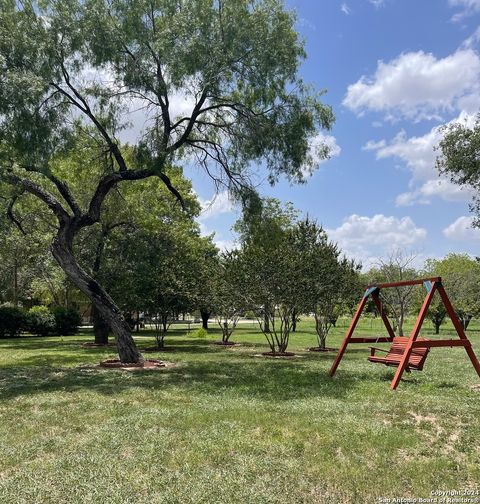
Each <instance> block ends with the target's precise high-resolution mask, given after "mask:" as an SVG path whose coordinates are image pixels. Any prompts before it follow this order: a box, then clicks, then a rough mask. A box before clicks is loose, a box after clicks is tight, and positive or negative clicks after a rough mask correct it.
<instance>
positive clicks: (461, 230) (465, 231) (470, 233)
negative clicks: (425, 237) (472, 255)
mask: <svg viewBox="0 0 480 504" xmlns="http://www.w3.org/2000/svg"><path fill="white" fill-rule="evenodd" d="M472 224H473V217H467V216H463V217H459V218H458V219H457V220H456V221H454V222H452V223H451V224H450V225H449V226H448V227H446V228H445V229H444V230H443V234H444V235H445V236H446V237H447V238H448V239H450V240H455V241H471V240H480V229H476V228H472Z"/></svg>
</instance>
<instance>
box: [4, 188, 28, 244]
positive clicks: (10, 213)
mask: <svg viewBox="0 0 480 504" xmlns="http://www.w3.org/2000/svg"><path fill="white" fill-rule="evenodd" d="M17 199H18V196H13V197H12V199H11V200H10V203H9V204H8V207H7V217H8V218H9V219H10V220H11V221H12V222H13V224H15V226H17V228H18V229H19V231H20V232H21V233H22V234H23V236H25V235H26V234H27V233H26V231H25V229H23V226H22V223H21V222H20V221H19V220H18V219H17V218H16V217H15V214H14V213H13V206H14V205H15V203H16V201H17Z"/></svg>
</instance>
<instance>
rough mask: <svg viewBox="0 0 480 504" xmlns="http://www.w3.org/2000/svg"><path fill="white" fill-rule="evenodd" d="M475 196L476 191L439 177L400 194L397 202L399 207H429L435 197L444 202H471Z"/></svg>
mask: <svg viewBox="0 0 480 504" xmlns="http://www.w3.org/2000/svg"><path fill="white" fill-rule="evenodd" d="M473 196H474V191H473V190H472V189H471V188H468V187H462V186H459V185H457V184H454V183H453V182H451V181H450V180H448V179H445V178H443V177H439V178H437V179H432V180H427V181H426V182H425V183H424V184H422V185H421V186H420V187H419V188H417V189H415V190H413V191H408V192H404V193H402V194H399V195H398V196H397V198H396V201H395V202H396V205H397V206H411V205H416V204H421V205H428V204H430V203H431V201H432V198H433V197H437V198H441V199H443V200H444V201H470V200H471V199H472V197H473Z"/></svg>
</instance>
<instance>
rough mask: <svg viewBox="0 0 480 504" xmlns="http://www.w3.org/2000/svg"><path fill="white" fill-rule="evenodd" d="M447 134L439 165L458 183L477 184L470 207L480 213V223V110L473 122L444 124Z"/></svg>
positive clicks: (478, 220) (479, 218) (478, 221)
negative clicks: (469, 123)
mask: <svg viewBox="0 0 480 504" xmlns="http://www.w3.org/2000/svg"><path fill="white" fill-rule="evenodd" d="M443 134H444V137H443V139H442V140H441V142H440V144H439V147H438V149H439V151H440V155H439V156H438V158H437V169H438V170H439V171H440V173H442V174H444V175H447V176H448V177H450V180H451V181H452V182H454V183H455V184H458V185H460V186H465V187H470V188H473V190H474V191H475V194H474V197H473V201H472V204H471V206H470V209H471V211H472V212H473V213H474V215H475V216H476V218H475V220H474V222H473V225H474V226H475V227H480V114H479V115H477V117H476V120H475V123H474V124H473V126H471V127H470V126H469V125H468V124H467V123H453V124H449V125H446V126H444V127H443Z"/></svg>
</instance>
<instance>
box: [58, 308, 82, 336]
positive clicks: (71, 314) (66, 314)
mask: <svg viewBox="0 0 480 504" xmlns="http://www.w3.org/2000/svg"><path fill="white" fill-rule="evenodd" d="M52 313H53V316H54V317H55V332H56V333H57V334H59V335H63V336H67V335H69V334H75V333H76V332H77V331H78V326H79V325H80V324H81V322H82V317H81V316H80V314H79V313H78V310H75V309H74V308H65V307H63V306H55V307H54V308H52Z"/></svg>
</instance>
